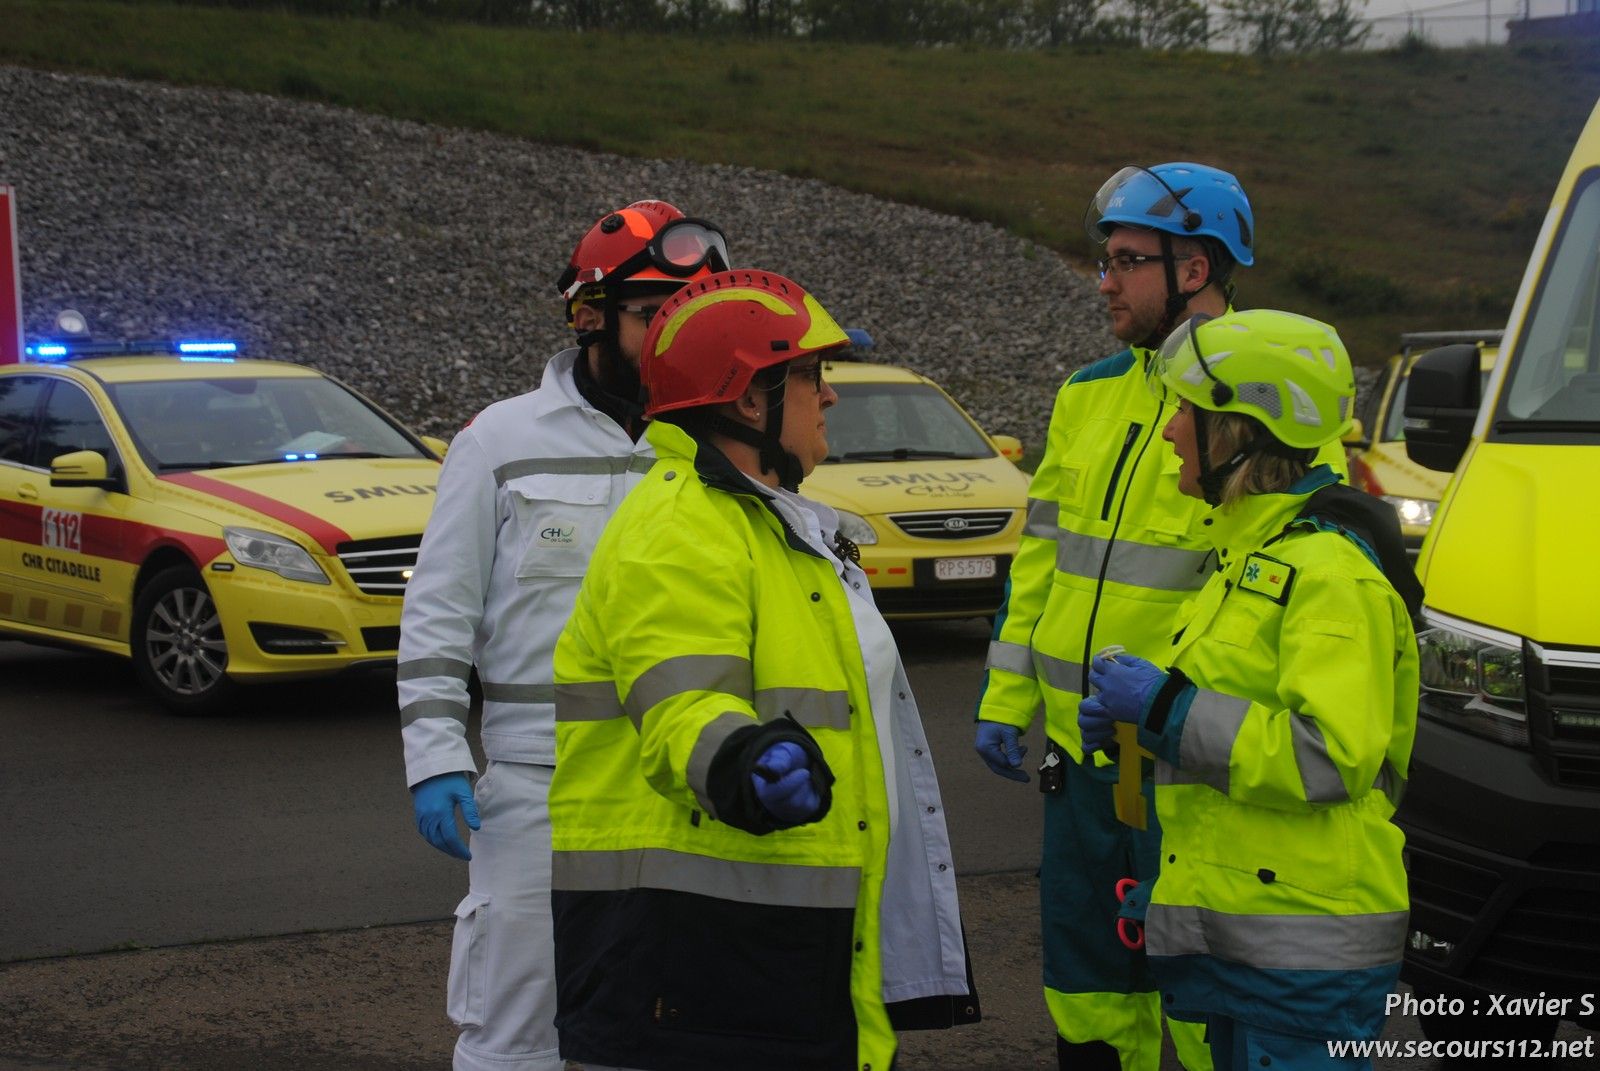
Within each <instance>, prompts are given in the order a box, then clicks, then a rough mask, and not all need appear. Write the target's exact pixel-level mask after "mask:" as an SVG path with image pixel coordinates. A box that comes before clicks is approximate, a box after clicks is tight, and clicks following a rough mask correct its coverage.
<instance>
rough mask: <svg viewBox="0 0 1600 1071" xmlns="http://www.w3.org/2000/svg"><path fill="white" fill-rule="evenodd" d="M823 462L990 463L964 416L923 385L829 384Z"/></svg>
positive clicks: (991, 452)
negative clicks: (832, 394)
mask: <svg viewBox="0 0 1600 1071" xmlns="http://www.w3.org/2000/svg"><path fill="white" fill-rule="evenodd" d="M832 386H833V389H834V390H835V391H837V392H838V394H839V403H838V404H837V405H835V406H834V407H833V408H831V409H829V410H828V413H827V419H828V457H827V460H828V461H845V462H850V461H898V460H910V459H915V458H929V457H948V458H979V457H994V456H995V452H994V449H993V448H992V447H991V446H990V445H989V443H988V441H987V440H986V439H985V438H984V437H983V434H982V433H981V432H979V431H978V429H977V428H976V427H974V426H973V424H972V421H971V420H970V419H968V417H967V416H966V414H965V413H963V412H962V411H961V410H960V409H958V408H957V407H956V406H955V404H954V403H952V402H951V401H950V399H949V398H947V397H945V395H944V394H943V393H941V392H940V391H938V390H936V389H935V388H933V387H930V386H928V385H927V384H926V383H834V384H832Z"/></svg>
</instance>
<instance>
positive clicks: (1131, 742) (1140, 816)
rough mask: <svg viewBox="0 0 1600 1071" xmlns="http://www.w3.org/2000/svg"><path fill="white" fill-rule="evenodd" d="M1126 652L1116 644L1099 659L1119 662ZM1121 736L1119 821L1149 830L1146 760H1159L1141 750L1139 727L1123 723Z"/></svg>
mask: <svg viewBox="0 0 1600 1071" xmlns="http://www.w3.org/2000/svg"><path fill="white" fill-rule="evenodd" d="M1124 650H1125V648H1124V647H1123V646H1122V645H1121V644H1116V643H1114V644H1112V645H1111V646H1110V647H1106V648H1104V649H1102V650H1101V651H1100V653H1099V654H1097V655H1095V657H1096V658H1109V659H1110V660H1111V661H1113V662H1115V661H1116V660H1117V655H1119V654H1121V653H1122V652H1123V651H1124ZM1116 733H1117V787H1116V788H1115V789H1114V790H1113V791H1112V794H1111V795H1112V799H1113V801H1114V802H1115V803H1116V806H1117V821H1119V822H1121V823H1122V824H1123V825H1126V826H1132V827H1133V828H1134V829H1149V828H1150V815H1149V813H1148V810H1149V809H1148V807H1147V806H1146V803H1145V798H1144V793H1143V792H1142V791H1141V790H1140V789H1141V785H1142V784H1143V782H1144V760H1145V759H1153V758H1155V756H1154V755H1153V754H1151V753H1150V752H1148V751H1146V750H1144V748H1142V747H1140V746H1139V727H1138V726H1137V725H1134V724H1133V723H1132V722H1126V721H1119V722H1117V727H1116Z"/></svg>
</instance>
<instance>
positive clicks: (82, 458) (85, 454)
mask: <svg viewBox="0 0 1600 1071" xmlns="http://www.w3.org/2000/svg"><path fill="white" fill-rule="evenodd" d="M50 486H51V487H98V488H100V489H102V490H105V491H120V490H121V489H122V481H121V480H117V479H113V478H112V477H110V476H108V475H106V458H105V455H104V454H102V453H99V452H98V451H95V450H74V451H73V452H72V453H70V454H62V455H60V456H59V457H56V458H54V459H52V460H51V462H50Z"/></svg>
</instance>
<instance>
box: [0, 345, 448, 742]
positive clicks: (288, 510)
mask: <svg viewBox="0 0 1600 1071" xmlns="http://www.w3.org/2000/svg"><path fill="white" fill-rule="evenodd" d="M165 345H166V344H164V343H75V344H40V345H33V346H29V347H28V355H29V359H28V361H27V363H23V364H12V365H4V366H0V636H4V637H6V638H9V639H21V640H29V641H36V642H44V643H50V644H57V645H59V644H69V645H74V646H79V647H88V648H93V649H94V650H97V651H108V652H111V653H114V654H119V655H126V656H128V657H131V658H132V659H133V663H134V667H135V669H136V670H137V672H138V676H139V678H140V680H141V681H143V683H144V684H145V685H146V686H148V687H149V688H150V689H151V690H152V691H153V692H154V693H155V694H156V696H158V697H159V698H160V699H161V701H162V702H163V703H165V704H166V705H167V706H168V707H169V708H171V709H172V710H175V711H177V712H179V713H185V714H205V713H211V712H214V711H216V710H218V709H219V708H221V707H222V706H223V705H224V704H225V703H226V702H227V701H228V699H229V698H230V695H231V694H232V692H233V690H234V688H235V686H236V685H237V684H240V683H246V682H256V681H261V680H265V679H269V678H286V677H298V676H311V675H318V674H327V673H334V672H337V671H340V670H345V669H351V668H354V667H362V666H371V665H385V664H393V662H394V659H395V652H396V650H397V649H398V647H399V636H400V603H401V595H402V593H403V591H404V590H405V584H406V579H407V577H408V576H409V575H410V570H411V567H412V566H413V565H414V564H415V562H416V554H417V546H418V543H419V542H420V541H421V537H422V529H423V525H424V524H425V523H426V521H427V519H428V513H429V511H430V509H431V508H432V506H433V501H434V496H435V493H436V490H437V485H438V473H439V457H438V455H439V453H440V451H441V450H442V448H443V445H444V444H443V443H442V442H440V441H438V440H427V441H424V440H422V439H419V438H418V437H417V436H415V435H413V434H412V433H411V432H409V431H407V430H406V429H405V428H404V427H402V426H401V425H400V424H399V423H398V422H396V421H395V420H394V419H393V418H392V417H390V416H389V415H387V414H386V413H384V412H383V411H382V410H381V409H379V408H378V407H377V406H376V405H374V404H373V403H372V402H370V401H368V400H367V399H365V398H363V397H362V396H361V395H359V394H357V393H356V392H355V391H353V390H351V389H350V388H349V387H346V386H345V385H344V384H342V383H340V382H338V381H337V380H335V379H332V378H331V377H329V376H325V375H323V374H322V373H320V372H317V371H315V370H313V369H310V368H305V367H302V366H299V365H293V364H283V363H280V362H276V361H259V360H238V359H234V358H232V357H230V356H227V354H228V353H230V352H232V348H231V347H232V344H231V343H182V344H172V345H171V347H170V349H171V350H172V351H173V352H169V353H159V352H152V351H155V350H159V349H161V348H163V347H164V346H165ZM180 347H182V348H185V349H188V350H191V351H193V352H180Z"/></svg>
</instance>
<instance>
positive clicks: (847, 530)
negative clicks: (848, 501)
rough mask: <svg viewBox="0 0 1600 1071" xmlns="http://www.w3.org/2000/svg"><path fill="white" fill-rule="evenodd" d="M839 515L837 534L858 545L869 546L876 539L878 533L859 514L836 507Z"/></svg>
mask: <svg viewBox="0 0 1600 1071" xmlns="http://www.w3.org/2000/svg"><path fill="white" fill-rule="evenodd" d="M834 512H835V513H837V514H838V515H839V534H840V535H842V536H844V537H845V538H846V539H848V540H849V541H850V542H852V543H854V544H855V545H856V546H858V547H870V546H872V544H874V543H876V542H877V541H878V533H877V532H875V531H873V530H872V525H870V524H868V523H867V522H866V519H865V518H864V517H862V516H861V515H860V514H856V513H851V512H850V511H849V510H847V509H836V510H834Z"/></svg>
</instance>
